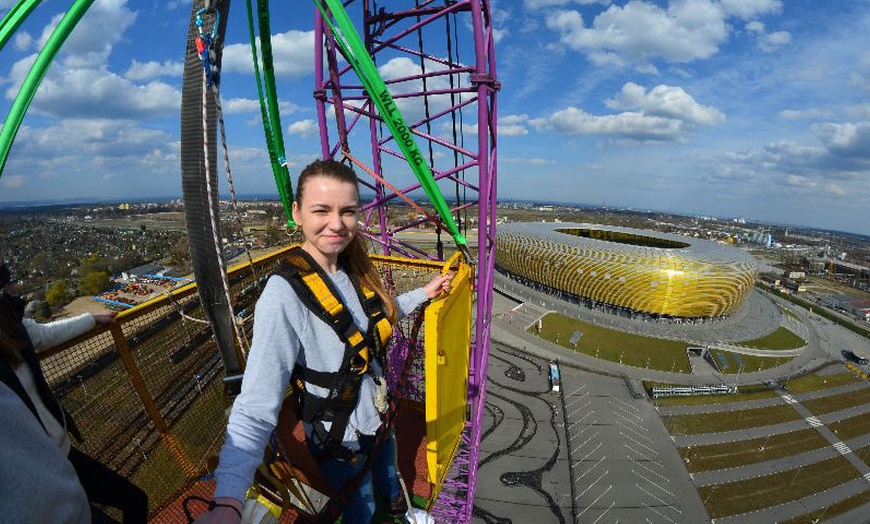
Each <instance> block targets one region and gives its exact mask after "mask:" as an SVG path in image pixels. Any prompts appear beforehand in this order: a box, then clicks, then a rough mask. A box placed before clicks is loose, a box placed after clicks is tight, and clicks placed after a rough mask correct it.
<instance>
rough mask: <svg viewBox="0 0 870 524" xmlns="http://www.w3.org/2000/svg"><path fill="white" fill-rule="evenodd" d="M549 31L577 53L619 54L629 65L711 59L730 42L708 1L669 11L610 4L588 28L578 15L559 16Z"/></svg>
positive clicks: (721, 18)
mask: <svg viewBox="0 0 870 524" xmlns="http://www.w3.org/2000/svg"><path fill="white" fill-rule="evenodd" d="M547 26H548V27H549V28H550V29H555V30H558V31H559V32H560V35H561V38H560V41H561V42H562V43H563V44H565V45H567V46H568V47H570V48H571V49H574V50H578V51H581V50H582V51H587V52H589V53H617V54H619V55H621V56H625V57H627V58H628V59H630V60H631V61H632V62H636V63H645V62H647V61H648V59H650V58H653V57H662V58H664V59H665V60H667V61H669V62H690V61H692V60H697V59H701V58H709V57H710V56H712V55H713V54H715V53H716V52H717V51H718V48H719V45H720V44H721V43H723V42H724V41H725V40H726V39H727V37H728V28H727V25H726V23H725V18H724V14H723V12H722V10H721V9H719V8H718V7H717V6H716V5H715V4H712V3H710V2H706V1H700V2H682V3H675V4H672V5H671V6H670V7H669V8H668V9H667V10H663V9H661V8H659V7H657V6H655V5H652V4H649V3H646V2H637V1H635V2H630V3H628V4H626V5H625V6H617V5H611V6H610V7H609V8H608V9H607V10H606V11H604V12H603V13H601V14H599V15H598V16H597V17H595V19H594V20H593V21H592V24H591V26H589V27H586V26H585V24H584V22H583V17H582V15H581V14H580V13H578V12H577V11H559V12H556V13H554V14H552V15H551V16H550V17H549V18H548V20H547Z"/></svg>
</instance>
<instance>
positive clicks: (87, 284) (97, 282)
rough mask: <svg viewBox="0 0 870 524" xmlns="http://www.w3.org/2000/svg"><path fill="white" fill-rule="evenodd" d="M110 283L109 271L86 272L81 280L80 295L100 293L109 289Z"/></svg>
mask: <svg viewBox="0 0 870 524" xmlns="http://www.w3.org/2000/svg"><path fill="white" fill-rule="evenodd" d="M110 285H111V283H110V282H109V273H107V272H106V271H91V272H89V273H87V274H85V276H84V277H82V279H81V280H80V281H79V295H82V296H88V295H99V294H100V293H102V292H103V291H104V290H106V289H108V288H109V286H110Z"/></svg>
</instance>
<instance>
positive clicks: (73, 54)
mask: <svg viewBox="0 0 870 524" xmlns="http://www.w3.org/2000/svg"><path fill="white" fill-rule="evenodd" d="M126 4H127V0H101V1H100V2H95V3H94V5H93V6H92V7H91V8H90V9H89V10H88V12H87V14H86V15H85V16H83V17H82V19H81V21H80V22H79V23H78V24H77V25H76V27H75V29H74V30H73V32H72V34H70V36H69V38H68V39H67V41H66V42H65V43H64V45H63V50H62V59H61V61H62V62H63V64H64V66H65V67H69V68H81V67H84V68H94V67H99V66H101V65H102V64H105V63H106V60H107V58H108V57H109V54H110V53H111V52H112V48H113V47H114V45H115V44H116V43H118V42H120V41H121V39H122V38H123V35H124V32H125V31H126V30H127V28H129V27H130V26H132V25H133V24H134V23H135V22H136V12H135V11H131V10H129V9H127V6H126ZM62 17H63V15H61V14H59V15H56V16H55V17H54V18H52V20H51V22H50V23H49V25H48V26H46V27H45V28H44V29H43V31H42V35H41V36H40V38H39V44H38V45H39V48H40V49H41V48H42V47H43V46H44V45H45V42H46V41H47V40H48V38H49V37H50V36H51V33H52V32H53V31H54V28H55V27H56V26H57V24H58V23H59V22H60V19H61V18H62Z"/></svg>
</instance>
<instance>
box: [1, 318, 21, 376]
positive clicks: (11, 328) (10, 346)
mask: <svg viewBox="0 0 870 524" xmlns="http://www.w3.org/2000/svg"><path fill="white" fill-rule="evenodd" d="M26 335H27V331H26V330H25V329H24V325H23V324H22V323H21V319H20V318H18V317H17V315H15V314H14V313H13V312H12V311H7V308H5V307H0V358H3V359H5V360H6V361H7V362H9V363H11V364H18V363H19V362H21V351H22V350H23V349H24V346H25V345H26V344H27V337H26Z"/></svg>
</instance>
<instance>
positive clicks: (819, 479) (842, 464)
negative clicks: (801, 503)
mask: <svg viewBox="0 0 870 524" xmlns="http://www.w3.org/2000/svg"><path fill="white" fill-rule="evenodd" d="M859 475H860V474H859V473H858V470H856V469H855V468H854V467H853V466H852V464H850V463H849V461H848V460H846V459H845V458H843V457H841V456H837V457H833V458H830V459H828V460H823V461H821V462H816V463H815V464H808V465H806V466H802V467H800V468H795V469H791V470H788V471H782V472H779V473H774V474H773V475H765V476H763V477H754V478H750V479H746V480H739V481H736V482H728V483H726V484H716V485H712V486H702V487H700V488H698V492H699V494H700V495H701V499H702V500H703V501H704V504H705V505H706V506H707V511H708V512H709V513H710V518H713V519H718V518H721V517H726V516H729V515H740V514H741V513H746V512H748V511H754V510H758V509H762V508H768V507H770V506H776V505H778V504H783V503H785V502H790V501H792V500H797V499H800V498H803V497H806V496H808V495H812V494H814V493H819V492H822V491H825V490H827V489H830V488H833V487H834V486H839V485H840V484H843V483H845V482H848V481H850V480H852V479H854V478H858V476H859Z"/></svg>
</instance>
